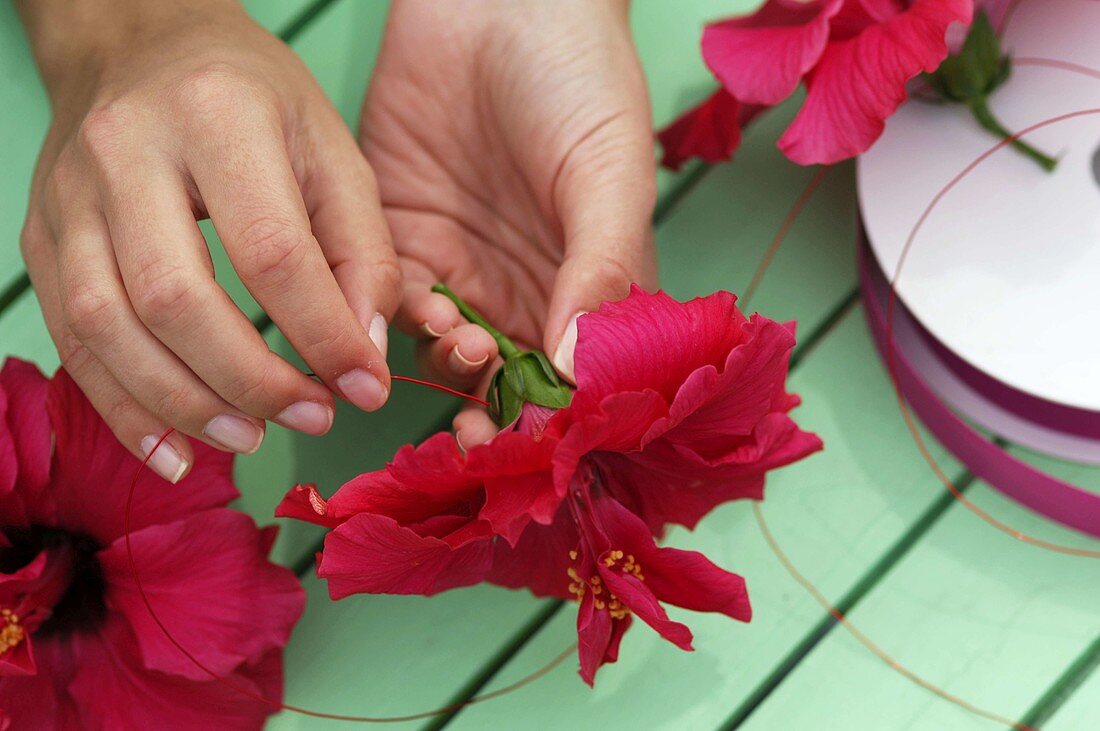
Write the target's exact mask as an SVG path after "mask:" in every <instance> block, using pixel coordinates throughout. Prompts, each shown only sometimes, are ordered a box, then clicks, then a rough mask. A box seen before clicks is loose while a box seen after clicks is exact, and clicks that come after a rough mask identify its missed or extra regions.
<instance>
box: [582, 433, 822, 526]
mask: <svg viewBox="0 0 1100 731" xmlns="http://www.w3.org/2000/svg"><path fill="white" fill-rule="evenodd" d="M821 448H822V443H821V440H820V439H819V438H818V437H817V436H815V435H813V434H810V433H808V432H804V431H802V430H800V429H799V428H798V427H797V426H796V425H795V423H794V422H793V421H792V420H791V418H790V417H789V416H787V415H786V414H782V413H775V414H769V415H768V416H766V417H764V418H763V419H761V420H760V423H759V424H757V426H756V428H755V429H754V430H753V434H752V436H751V438H749V439H747V440H741V441H738V442H735V443H734V444H733V445H732V448H731V450H730V451H729V452H728V453H727V454H725V455H722V456H720V457H717V458H714V459H706V458H704V457H702V456H700V455H699V454H698V453H696V452H695V451H693V450H692V449H691V448H689V447H686V446H683V445H679V444H673V443H670V442H667V441H657V442H655V443H652V444H650V445H649V446H648V447H646V449H645V451H643V452H641V453H636V454H630V455H616V454H601V455H599V458H598V460H599V463H600V473H601V474H602V475H603V476H604V478H605V481H606V483H607V487H608V490H609V491H610V492H611V493H612V495H614V496H615V498H616V499H617V500H618V501H619V502H621V503H623V504H624V505H626V506H628V507H629V508H630V509H631V510H633V511H634V512H635V513H637V514H638V515H639V516H641V517H642V519H643V520H644V521H645V522H646V524H647V525H648V526H649V527H650V530H652V531H654V532H660V530H661V529H662V528H663V526H664V525H666V524H667V523H677V524H679V525H683V526H686V527H688V528H694V527H695V525H696V523H698V522H699V520H700V519H701V518H702V517H703V516H705V515H706V514H707V513H709V512H710V511H711V510H713V509H714V508H715V507H716V506H718V505H721V504H723V503H727V502H730V501H732V500H742V499H752V500H761V499H763V497H764V478H765V474H766V473H767V472H768V471H769V470H772V469H776V468H778V467H782V466H784V465H787V464H791V463H792V462H795V461H797V460H799V459H802V458H803V457H806V456H808V455H810V454H812V453H814V452H816V451H818V450H820V449H821Z"/></svg>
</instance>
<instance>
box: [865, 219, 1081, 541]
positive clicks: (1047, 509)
mask: <svg viewBox="0 0 1100 731" xmlns="http://www.w3.org/2000/svg"><path fill="white" fill-rule="evenodd" d="M859 235H860V239H861V242H860V246H859V270H860V286H861V288H862V291H863V299H864V303H865V307H864V311H865V314H866V317H867V322H868V324H869V326H870V329H871V333H872V335H873V336H874V340H875V344H876V345H877V347H878V349H879V353H880V354H881V355H882V356H883V359H884V360H886V359H887V358H888V350H887V349H888V348H890V347H891V346H890V343H889V336H888V332H889V330H888V328H887V301H888V297H889V292H890V285H889V283H888V281H887V279H886V276H885V275H884V273H883V272H882V269H881V268H880V267H879V265H878V263H877V261H876V260H875V257H874V255H873V254H872V253H871V252H870V249H869V247H868V245H867V241H866V239H865V237H864V235H863V233H862V230H861V231H860V234H859ZM893 348H894V357H893V360H894V363H893V364H894V369H895V373H896V375H897V385H898V388H899V389H900V391H901V393H902V395H903V396H904V397H905V399H906V401H907V402H908V403H909V405H910V406H911V407H912V409H913V411H914V412H916V414H917V415H918V416H919V417H920V419H921V421H922V422H923V423H924V425H925V426H926V427H927V428H928V429H929V431H931V432H932V433H933V434H934V435H935V436H936V438H937V439H938V440H939V441H940V443H941V444H943V445H944V446H945V447H946V448H947V449H948V450H949V451H950V452H951V453H952V454H953V455H954V456H955V457H956V458H958V459H959V461H961V462H962V463H963V464H964V465H965V466H966V467H967V468H968V469H969V470H970V471H971V472H972V473H973V474H974V475H975V476H977V477H979V478H981V479H982V480H984V481H986V482H987V483H988V484H990V485H991V486H992V487H994V488H996V489H997V490H999V491H1000V492H1002V493H1003V494H1005V495H1007V496H1008V497H1010V498H1012V499H1013V500H1015V501H1016V502H1018V503H1020V504H1022V505H1024V506H1026V507H1028V508H1030V509H1032V510H1034V511H1036V512H1038V513H1041V514H1042V515H1045V516H1047V517H1048V518H1051V519H1053V520H1056V521H1058V522H1059V523H1062V524H1063V525H1066V526H1069V527H1071V528H1074V529H1076V530H1079V531H1081V532H1083V533H1088V534H1090V535H1093V536H1098V537H1100V493H1095V492H1090V491H1089V490H1086V489H1084V488H1081V487H1078V486H1076V485H1072V484H1070V483H1068V482H1065V481H1063V480H1060V479H1058V478H1056V477H1053V476H1052V475H1049V474H1047V473H1045V472H1043V471H1042V470H1039V469H1038V468H1036V467H1034V466H1032V465H1030V464H1027V463H1026V462H1024V461H1023V460H1021V459H1019V458H1018V457H1016V456H1014V455H1012V454H1010V453H1009V452H1007V451H1006V450H1005V449H1003V448H1001V447H1000V446H998V445H997V444H995V443H994V442H993V441H992V440H991V439H989V438H987V437H986V436H984V435H983V434H982V433H980V432H979V431H978V430H977V429H976V428H975V427H973V426H971V425H970V424H969V423H968V422H967V421H966V420H965V419H963V418H962V417H961V416H960V415H959V414H957V413H956V411H955V409H958V410H959V411H960V412H962V413H965V414H966V415H967V416H968V417H970V418H971V419H973V420H974V421H975V422H977V423H979V424H981V425H983V426H985V427H986V428H988V429H990V430H991V431H993V432H994V433H995V434H998V435H1000V436H1003V437H1004V438H1006V439H1008V440H1009V441H1012V442H1017V443H1019V444H1022V445H1026V446H1029V447H1034V448H1036V449H1039V450H1041V451H1044V452H1048V453H1050V454H1054V455H1059V456H1062V457H1066V458H1069V459H1074V460H1078V461H1082V462H1090V463H1096V464H1100V413H1096V412H1091V411H1085V410H1081V409H1075V408H1072V407H1068V406H1064V405H1061V404H1055V403H1053V402H1049V401H1045V400H1042V399H1038V398H1036V397H1034V396H1031V395H1029V394H1026V393H1022V392H1020V391H1016V390H1015V389H1012V388H1011V387H1009V386H1007V385H1005V384H1003V383H1000V382H998V381H996V380H994V379H992V378H990V377H989V376H987V375H985V374H983V373H981V372H980V371H978V370H977V369H975V368H973V367H972V366H970V365H969V364H967V363H965V362H964V361H962V360H961V359H960V358H958V357H957V356H955V355H954V354H953V353H951V352H950V351H949V350H948V349H947V348H945V347H944V346H943V345H942V344H940V343H938V342H936V340H935V339H934V338H933V337H932V336H931V335H930V334H928V333H927V332H926V331H925V330H924V329H923V328H922V327H921V326H920V324H919V323H918V322H917V321H916V320H915V319H914V318H913V316H912V315H911V314H910V313H909V312H907V311H906V310H905V307H904V305H903V304H902V303H901V302H900V301H899V302H898V303H897V305H896V307H895V310H894V322H893ZM948 404H950V406H949V405H948ZM952 407H954V408H952Z"/></svg>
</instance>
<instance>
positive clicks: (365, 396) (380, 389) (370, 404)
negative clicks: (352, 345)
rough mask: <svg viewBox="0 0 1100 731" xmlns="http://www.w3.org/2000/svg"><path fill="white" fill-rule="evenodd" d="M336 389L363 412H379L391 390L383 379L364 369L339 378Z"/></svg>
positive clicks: (349, 372) (358, 369)
mask: <svg viewBox="0 0 1100 731" xmlns="http://www.w3.org/2000/svg"><path fill="white" fill-rule="evenodd" d="M387 380H388V379H387ZM336 387H337V388H338V389H339V390H340V395H341V396H343V397H344V399H346V400H347V401H348V402H350V403H351V404H353V405H354V406H356V407H358V408H360V409H362V410H363V411H377V410H378V409H380V408H382V407H383V406H384V405H385V403H386V400H387V399H388V398H389V396H390V390H389V388H388V387H387V386H386V385H385V384H384V383H383V382H382V379H380V378H379V377H378V376H377V375H376V374H375V373H372V372H371V371H368V370H365V369H363V368H356V369H355V370H352V371H348V372H347V373H345V374H344V375H342V376H340V377H339V378H337V379H336Z"/></svg>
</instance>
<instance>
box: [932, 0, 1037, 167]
mask: <svg viewBox="0 0 1100 731" xmlns="http://www.w3.org/2000/svg"><path fill="white" fill-rule="evenodd" d="M1011 71H1012V61H1011V59H1009V57H1008V56H1007V55H1006V54H1005V53H1004V52H1003V51H1002V50H1001V41H1000V39H999V38H998V37H997V32H996V31H995V30H994V29H993V24H992V23H990V22H989V17H988V16H987V15H986V14H985V11H984V10H979V11H978V13H977V14H976V15H975V16H974V22H973V23H971V25H970V32H969V33H968V34H967V36H966V41H965V42H964V43H963V46H962V48H961V49H960V50H959V52H958V53H956V54H953V55H950V56H948V57H947V58H946V59H944V62H943V63H942V64H940V67H939V68H938V69H936V70H935V71H934V72H932V73H931V74H928V75H926V77H925V78H926V79H927V81H928V83H929V84H930V85H931V86H932V88H933V89H934V90H935V91H936V93H937V94H939V96H940V97H941V98H942V99H944V100H946V101H949V102H958V103H960V104H965V105H966V107H967V108H968V109H969V110H970V113H971V114H972V115H974V119H976V120H977V122H978V124H980V125H981V126H982V129H985V130H988V131H989V132H991V133H993V134H994V135H996V136H997V137H999V138H1001V139H1003V140H1009V144H1010V145H1012V147H1013V148H1015V149H1016V150H1018V151H1019V152H1021V153H1023V154H1024V155H1026V156H1028V157H1029V158H1031V159H1032V160H1034V161H1035V162H1037V163H1038V164H1039V165H1040V166H1041V167H1042V168H1043V169H1044V170H1046V171H1047V172H1050V171H1051V170H1053V169H1054V168H1055V166H1056V165H1057V164H1058V161H1057V160H1056V159H1055V158H1053V157H1051V156H1050V155H1048V154H1046V153H1045V152H1042V151H1040V150H1037V149H1036V148H1035V147H1033V146H1031V145H1029V144H1028V143H1027V142H1024V141H1023V140H1021V139H1019V138H1018V137H1016V136H1015V133H1013V132H1012V131H1010V130H1009V129H1008V128H1006V127H1005V126H1004V125H1003V124H1001V123H1000V121H999V120H998V119H997V118H996V117H995V116H994V115H993V112H992V111H991V110H990V108H989V95H990V94H991V93H993V91H994V90H995V89H996V88H997V87H999V86H1000V85H1001V84H1003V83H1004V82H1005V80H1006V79H1007V78H1008V75H1009V73H1011Z"/></svg>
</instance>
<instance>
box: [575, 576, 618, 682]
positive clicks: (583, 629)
mask: <svg viewBox="0 0 1100 731" xmlns="http://www.w3.org/2000/svg"><path fill="white" fill-rule="evenodd" d="M613 624H615V620H613V619H611V615H610V614H609V613H608V612H607V610H602V611H601V610H598V609H596V607H595V605H594V603H593V601H592V599H591V598H588V597H586V598H585V600H584V601H582V602H581V605H580V608H579V609H578V610H577V656H578V657H579V658H580V664H581V667H580V670H579V671H578V672H579V674H580V676H581V678H582V679H583V680H584V682H586V683H588V684H589V685H593V684H594V683H595V681H596V671H597V670H599V669H600V666H601V665H603V664H604V663H605V662H608V659H607V651H608V648H609V647H610V646H611V633H612V625H613ZM615 649H616V651H617V650H618V648H617V647H616V648H615Z"/></svg>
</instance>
